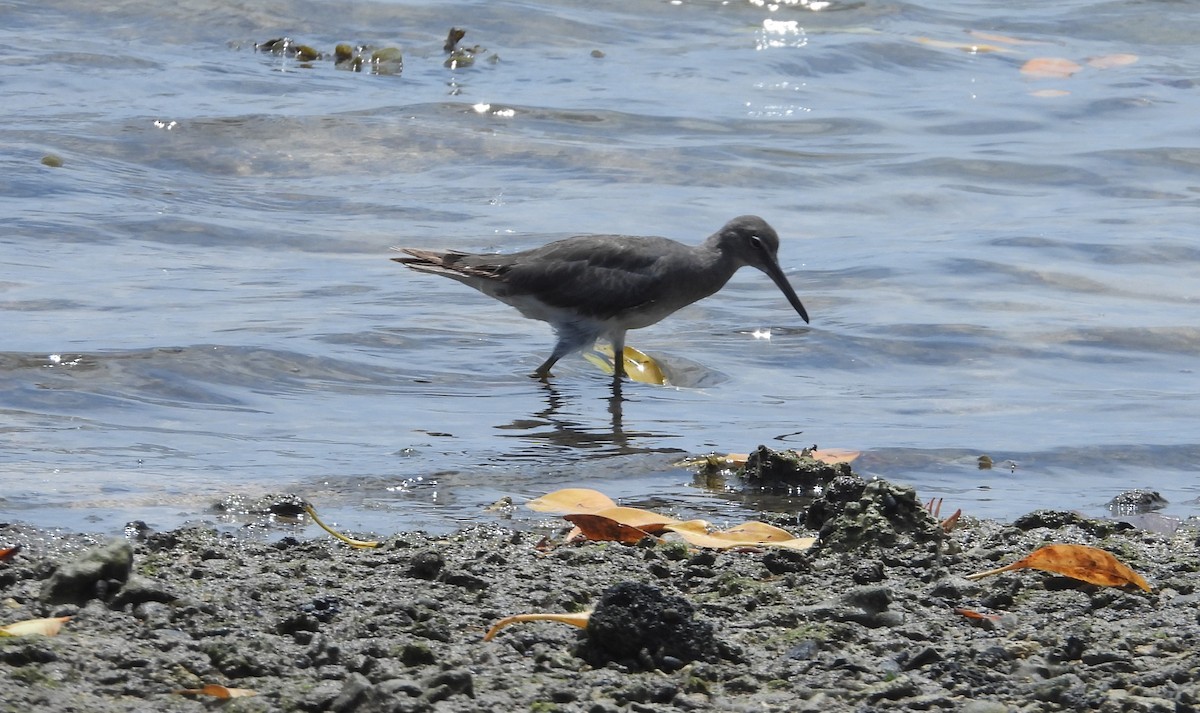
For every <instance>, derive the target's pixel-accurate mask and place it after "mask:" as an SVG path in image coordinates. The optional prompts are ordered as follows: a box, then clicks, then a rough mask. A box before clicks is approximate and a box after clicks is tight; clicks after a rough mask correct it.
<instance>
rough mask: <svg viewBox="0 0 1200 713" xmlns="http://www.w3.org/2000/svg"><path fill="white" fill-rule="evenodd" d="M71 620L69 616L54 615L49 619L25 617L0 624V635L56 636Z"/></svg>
mask: <svg viewBox="0 0 1200 713" xmlns="http://www.w3.org/2000/svg"><path fill="white" fill-rule="evenodd" d="M70 620H71V617H69V616H56V617H51V618H49V619H26V620H25V621H18V622H14V623H12V624H9V625H7V626H0V636H33V635H36V634H41V635H42V636H58V630H59V629H61V628H62V625H63V624H66V623H67V622H68V621H70Z"/></svg>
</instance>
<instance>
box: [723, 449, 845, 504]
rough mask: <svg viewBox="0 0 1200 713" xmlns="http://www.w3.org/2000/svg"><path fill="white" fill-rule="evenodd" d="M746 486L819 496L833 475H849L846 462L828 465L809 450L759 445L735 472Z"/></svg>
mask: <svg viewBox="0 0 1200 713" xmlns="http://www.w3.org/2000/svg"><path fill="white" fill-rule="evenodd" d="M739 475H740V477H741V479H742V482H743V483H745V485H746V486H747V487H749V488H753V489H757V490H759V491H761V492H765V493H773V494H780V495H809V496H813V495H820V494H821V493H823V492H824V491H825V488H826V487H827V486H828V485H829V484H830V483H831V482H832V481H833V480H834V479H836V478H839V477H842V476H849V475H852V473H851V470H850V464H849V463H837V464H830V463H825V462H823V461H819V460H817V459H816V458H813V457H812V455H811V451H810V450H809V449H807V448H806V449H804V450H802V451H799V452H797V451H790V450H789V451H775V450H771V449H770V448H767V447H766V446H759V447H758V448H757V449H756V450H755V451H754V452H753V453H751V454H750V456H749V457H748V458H747V459H746V466H745V467H744V468H743V469H742V470H741V472H740V473H739Z"/></svg>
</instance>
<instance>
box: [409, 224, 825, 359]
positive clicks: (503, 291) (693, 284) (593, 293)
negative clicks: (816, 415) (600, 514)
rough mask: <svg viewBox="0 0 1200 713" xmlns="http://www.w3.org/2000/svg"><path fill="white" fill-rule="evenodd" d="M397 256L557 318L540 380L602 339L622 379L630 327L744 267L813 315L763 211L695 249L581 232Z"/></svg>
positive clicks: (531, 313) (547, 318)
mask: <svg viewBox="0 0 1200 713" xmlns="http://www.w3.org/2000/svg"><path fill="white" fill-rule="evenodd" d="M396 249H397V250H400V251H401V252H404V253H407V254H408V255H409V257H394V258H392V259H393V260H395V261H396V262H398V263H401V264H403V265H406V266H408V267H411V268H412V269H414V270H419V271H421V272H430V273H433V274H435V275H445V276H446V277H450V278H453V279H455V280H458V281H459V282H461V283H463V284H466V285H470V286H471V287H474V288H475V289H477V290H479V291H480V292H482V293H484V294H485V295H488V296H491V297H495V298H496V299H498V300H500V301H501V302H504V303H505V304H508V305H512V306H513V307H516V308H517V309H518V310H519V311H520V312H521V314H523V315H525V316H526V317H528V318H530V319H540V320H542V321H543V322H549V323H550V324H551V325H552V326H553V327H554V331H555V333H556V335H557V337H558V343H557V344H555V345H554V352H553V353H551V354H550V358H549V359H547V360H546V361H545V362H544V363H543V364H542V365H541V366H539V367H538V368H537V371H536V372H534V376H537V377H539V378H542V379H545V378H546V377H547V376H549V375H550V368H551V367H553V366H554V364H555V362H557V361H558V360H559V359H561V358H563V357H564V356H566V355H567V354H570V353H571V352H574V351H578V350H580V349H583V348H584V347H587V346H590V345H592V344H593V343H594V342H595V341H596V340H597V339H599V338H601V337H604V338H606V339H608V340H609V341H610V342H612V347H613V354H614V355H616V356H615V361H616V377H618V378H619V377H621V376H622V375H624V372H625V368H624V360H623V359H622V358H621V354H622V353H623V352H624V349H625V332H626V331H628V330H630V329H640V328H641V327H647V326H649V325H651V324H654V323H655V322H657V321H659V320H661V319H662V318H664V317H666V316H667V315H669V314H671V313H673V312H675V311H676V310H678V309H680V308H682V307H686V306H687V305H690V304H691V303H693V302H695V301H697V300H701V299H703V298H705V297H708V296H709V295H711V294H714V293H716V292H717V291H718V290H720V289H721V288H722V287H724V286H725V283H726V282H728V281H729V278H730V277H733V273H735V272H737V271H738V268H740V267H742V266H744V265H750V266H751V267H756V268H758V269H759V270H762V271H763V272H765V273H767V275H768V276H769V277H770V278H771V279H772V280H774V281H775V284H776V285H778V286H779V289H780V290H782V291H783V294H784V296H786V297H787V299H788V302H790V303H791V304H792V307H795V308H796V311H797V312H799V313H800V316H801V317H803V318H804V321H805V322H807V321H808V313H807V312H806V311H805V310H804V305H802V304H801V303H800V298H799V297H797V296H796V292H795V291H794V290H793V289H792V286H791V285H790V284H788V281H787V278H786V277H785V276H784V274H783V270H782V269H781V268H780V267H779V259H778V258H777V257H776V254H777V253H778V251H779V236H778V235H777V234H776V233H775V230H774V229H773V228H771V226H769V225H767V222H766V221H765V220H763V219H762V218H759V217H758V216H756V215H743V216H741V217H738V218H734V219H733V220H731V221H729V222H728V223H726V224H725V226H724V227H722V228H721V229H720V230H718V231H717V232H715V233H713V234H712V235H711V236H709V238H708V239H707V240H705V241H704V242H703V243H702V244H700V245H697V246H691V245H684V244H683V243H677V242H675V241H674V240H668V239H667V238H640V237H631V236H627V235H583V236H579V237H575V238H567V239H565V240H557V241H555V242H552V243H550V244H548V245H543V246H542V247H540V248H534V249H532V250H525V251H523V252H518V253H510V254H485V255H484V254H471V253H464V252H459V251H457V250H422V249H419V248H396Z"/></svg>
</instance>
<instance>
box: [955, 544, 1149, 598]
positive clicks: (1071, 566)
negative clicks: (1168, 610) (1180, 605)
mask: <svg viewBox="0 0 1200 713" xmlns="http://www.w3.org/2000/svg"><path fill="white" fill-rule="evenodd" d="M1026 568H1030V569H1040V570H1042V571H1043V572H1052V573H1054V574H1061V575H1063V576H1066V577H1070V578H1072V579H1078V580H1080V581H1083V582H1088V583H1089V584H1098V585H1100V586H1102V587H1123V586H1126V585H1129V584H1134V585H1137V586H1138V587H1141V588H1142V589H1144V590H1145V591H1147V592H1149V591H1150V584H1149V583H1147V582H1146V580H1145V579H1143V578H1142V576H1141V575H1140V574H1138V573H1137V572H1134V571H1133V570H1132V569H1130V568H1129V567H1128V566H1126V565H1125V564H1123V563H1122V562H1121V561H1120V560H1118V559H1117V558H1116V557H1114V556H1113V555H1112V554H1110V553H1109V552H1106V551H1104V550H1101V549H1097V548H1095V547H1088V546H1087V545H1046V546H1045V547H1041V548H1038V549H1036V550H1034V551H1033V552H1031V553H1030V554H1029V555H1028V556H1026V557H1024V558H1023V559H1019V560H1017V561H1016V562H1013V563H1012V564H1010V565H1006V566H1004V567H999V568H997V569H991V570H988V571H986V572H977V573H975V574H971V575H967V579H982V578H983V577H988V576H991V575H993V574H1000V573H1001V572H1010V571H1013V570H1017V569H1026Z"/></svg>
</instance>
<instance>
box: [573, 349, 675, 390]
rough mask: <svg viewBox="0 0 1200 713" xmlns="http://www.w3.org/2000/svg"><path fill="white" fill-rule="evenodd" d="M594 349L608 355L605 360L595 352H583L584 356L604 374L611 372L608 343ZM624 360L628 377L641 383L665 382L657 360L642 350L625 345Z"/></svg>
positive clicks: (662, 384)
mask: <svg viewBox="0 0 1200 713" xmlns="http://www.w3.org/2000/svg"><path fill="white" fill-rule="evenodd" d="M596 351H597V352H599V353H600V354H603V355H604V356H605V357H608V359H607V361H606V360H605V359H602V358H601V357H599V356H597V355H596V354H584V355H583V356H584V358H585V359H587V360H588V361H590V362H591V363H593V364H595V365H596V366H598V367H600V369H601V371H603V372H604V373H606V374H611V373H613V371H614V369H613V350H612V346H611V345H609V344H601V345H600V346H598V347H596ZM622 357H623V358H624V361H625V373H626V374H627V375H628V376H629V378H630V379H633V380H634V381H637V382H640V383H643V384H654V385H656V386H664V385H666V383H667V377H666V375H665V374H663V371H662V367H660V366H659V365H658V362H656V361H654V359H653V358H652V357H650V356H648V355H646V354H645V353H644V352H642V351H639V350H637V349H634V348H633V347H625V351H624V352H623V353H622Z"/></svg>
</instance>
